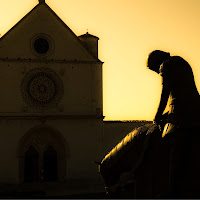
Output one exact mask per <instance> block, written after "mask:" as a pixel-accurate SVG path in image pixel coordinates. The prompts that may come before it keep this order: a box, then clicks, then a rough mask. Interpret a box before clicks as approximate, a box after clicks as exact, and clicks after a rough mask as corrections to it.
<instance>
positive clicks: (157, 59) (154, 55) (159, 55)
mask: <svg viewBox="0 0 200 200" xmlns="http://www.w3.org/2000/svg"><path fill="white" fill-rule="evenodd" d="M169 58H170V53H168V52H164V51H160V50H155V51H152V52H151V53H150V54H149V56H148V58H147V68H149V69H150V70H152V71H155V72H157V73H159V68H160V65H161V64H162V63H163V62H164V61H166V60H167V59H169Z"/></svg>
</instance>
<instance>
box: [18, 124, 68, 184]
mask: <svg viewBox="0 0 200 200" xmlns="http://www.w3.org/2000/svg"><path fill="white" fill-rule="evenodd" d="M67 147H68V146H67V143H66V141H65V139H64V137H63V136H62V135H61V134H60V133H59V132H57V131H56V130H54V129H52V128H49V127H46V126H40V127H36V128H34V129H31V130H30V131H28V132H27V133H26V134H25V135H24V136H23V138H22V139H21V141H20V143H19V179H20V182H21V183H22V182H34V181H64V180H66V167H67V160H68V158H69V150H68V148H67Z"/></svg>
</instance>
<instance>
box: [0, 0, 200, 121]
mask: <svg viewBox="0 0 200 200" xmlns="http://www.w3.org/2000/svg"><path fill="white" fill-rule="evenodd" d="M0 1H1V6H0V34H1V36H2V35H4V34H5V33H6V32H7V31H8V30H9V29H10V28H11V27H12V26H13V25H14V24H16V23H17V22H18V21H19V20H20V19H21V18H22V17H23V16H24V15H25V14H26V13H27V12H29V11H30V10H31V9H32V8H33V7H34V6H35V5H37V3H38V0H6V1H5V0H4V1H3V0H0ZM46 3H47V4H48V5H49V6H50V7H51V8H52V9H53V10H54V11H55V12H56V13H57V15H58V16H59V17H60V18H61V19H62V20H63V21H64V22H65V23H66V24H67V25H68V26H69V27H70V28H71V29H72V31H73V32H74V33H75V34H76V35H77V36H79V35H82V34H84V33H86V32H87V31H89V33H90V34H93V35H96V36H98V37H99V38H100V40H99V58H100V60H102V61H103V62H104V65H103V99H104V101H103V103H104V115H105V116H106V118H105V119H106V120H152V119H153V118H154V115H155V112H156V109H157V106H158V103H159V99H160V93H161V79H160V77H159V75H157V74H155V73H154V72H151V71H150V70H147V69H146V67H145V63H146V58H147V55H148V53H149V52H150V51H152V50H155V49H161V50H165V51H169V52H171V54H172V55H180V56H182V57H183V58H185V59H186V60H187V61H188V62H189V63H190V64H191V66H192V68H193V72H194V75H195V81H196V84H197V87H198V90H199V91H200V24H199V23H200V0H167V1H166V0H46Z"/></svg>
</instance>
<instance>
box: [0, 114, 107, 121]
mask: <svg viewBox="0 0 200 200" xmlns="http://www.w3.org/2000/svg"><path fill="white" fill-rule="evenodd" d="M2 119H10V120H17V119H20V120H21V119H26V120H60V119H104V116H103V115H17V114H16V115H14V114H13V115H11V114H4V115H2V114H1V115H0V120H2Z"/></svg>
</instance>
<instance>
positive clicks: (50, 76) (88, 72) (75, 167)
mask: <svg viewBox="0 0 200 200" xmlns="http://www.w3.org/2000/svg"><path fill="white" fill-rule="evenodd" d="M98 39H99V38H98V37H96V36H93V35H91V34H89V33H86V34H84V35H81V36H79V37H77V36H76V35H75V34H74V33H73V32H72V30H71V29H70V28H69V27H68V26H67V25H66V24H65V23H64V22H63V21H62V20H61V19H60V18H59V17H58V16H57V15H56V13H55V12H54V11H53V10H52V9H51V8H50V7H49V6H48V5H47V4H46V3H45V1H44V0H43V1H42V0H40V1H39V3H38V5H36V7H35V8H33V9H32V10H31V11H30V12H29V13H28V14H27V15H26V16H24V17H23V18H22V19H21V20H20V21H19V22H18V23H17V24H16V25H15V26H14V27H13V28H11V29H10V30H9V31H8V32H7V33H6V34H5V35H4V36H3V37H2V38H1V39H0V93H1V98H0V133H1V134H0V147H1V151H0V158H1V165H0V184H13V185H20V184H24V183H37V184H35V187H37V186H38V183H40V187H42V186H41V184H42V183H44V182H45V183H47V182H52V183H56V184H58V183H59V184H60V183H65V184H68V185H70V184H71V185H72V184H73V183H74V184H77V183H78V184H81V183H83V184H82V185H81V186H80V187H82V188H83V186H84V187H85V191H89V190H90V189H91V187H92V186H94V185H95V184H100V185H101V184H102V183H101V177H100V176H99V175H98V172H97V166H96V165H95V164H93V163H92V161H93V160H97V161H99V160H101V159H102V157H103V156H104V155H105V153H106V152H107V151H108V150H110V148H111V146H112V145H114V143H113V144H111V146H109V140H110V141H111V140H113V139H112V138H113V136H111V135H110V136H109V137H107V136H106V135H108V133H107V132H108V131H110V127H112V125H109V128H108V129H106V127H107V125H108V124H109V123H108V122H107V123H104V121H103V118H104V116H103V97H102V66H103V62H102V61H100V60H99V58H98ZM112 124H113V123H112ZM137 125H138V124H137ZM118 126H120V127H122V126H121V123H119V124H118ZM134 126H135V125H134V124H133V123H130V124H128V125H124V124H123V127H122V128H121V129H120V128H117V130H116V132H117V131H118V132H119V130H123V131H125V130H126V131H125V133H127V131H128V130H131V129H132V128H133V127H134ZM124 127H126V128H124ZM107 130H108V131H107ZM120 134H121V133H120ZM120 134H118V136H117V137H116V138H117V139H121V137H122V135H120ZM115 136H116V135H115ZM109 138H110V139H109ZM117 139H115V140H117ZM116 142H117V141H116ZM87 184H88V185H89V184H90V186H87ZM59 187H61V186H60V185H59ZM91 190H92V189H91ZM93 190H95V189H93ZM65 191H67V188H66V186H65Z"/></svg>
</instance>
